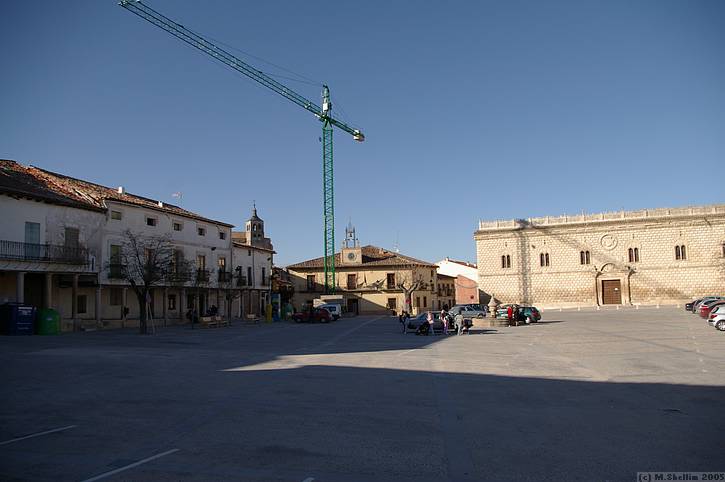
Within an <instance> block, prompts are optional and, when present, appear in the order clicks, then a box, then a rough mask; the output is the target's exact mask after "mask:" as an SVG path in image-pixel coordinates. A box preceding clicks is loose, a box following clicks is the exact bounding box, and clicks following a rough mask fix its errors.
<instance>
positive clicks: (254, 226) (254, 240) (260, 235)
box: [244, 203, 272, 249]
mask: <svg viewBox="0 0 725 482" xmlns="http://www.w3.org/2000/svg"><path fill="white" fill-rule="evenodd" d="M252 206H253V207H252V217H250V218H249V219H248V220H247V222H246V223H245V224H244V234H245V238H246V239H245V242H246V244H249V245H251V246H257V247H261V248H266V249H272V247H271V241H270V240H269V238H265V237H264V221H263V220H262V218H260V217H259V216H258V215H257V204H256V203H254V204H253V205H252Z"/></svg>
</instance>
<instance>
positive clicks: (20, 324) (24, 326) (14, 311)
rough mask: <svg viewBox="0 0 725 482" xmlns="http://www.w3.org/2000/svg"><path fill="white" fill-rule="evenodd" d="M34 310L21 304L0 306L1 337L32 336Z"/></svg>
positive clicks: (32, 307)
mask: <svg viewBox="0 0 725 482" xmlns="http://www.w3.org/2000/svg"><path fill="white" fill-rule="evenodd" d="M35 312H36V309H35V307H34V306H28V305H24V304H22V303H5V304H4V305H1V306H0V326H1V327H2V333H3V335H32V334H33V328H34V327H33V325H34V324H35V316H36V314H35Z"/></svg>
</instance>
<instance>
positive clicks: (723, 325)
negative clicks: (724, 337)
mask: <svg viewBox="0 0 725 482" xmlns="http://www.w3.org/2000/svg"><path fill="white" fill-rule="evenodd" d="M715 327H716V328H717V329H718V330H720V331H725V320H720V321H718V322H717V324H716V325H715Z"/></svg>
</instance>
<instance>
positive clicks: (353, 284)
mask: <svg viewBox="0 0 725 482" xmlns="http://www.w3.org/2000/svg"><path fill="white" fill-rule="evenodd" d="M355 288H357V275H356V274H349V275H347V289H349V290H354V289H355Z"/></svg>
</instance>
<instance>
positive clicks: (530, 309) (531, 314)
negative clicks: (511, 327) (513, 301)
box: [519, 306, 541, 323]
mask: <svg viewBox="0 0 725 482" xmlns="http://www.w3.org/2000/svg"><path fill="white" fill-rule="evenodd" d="M527 319H529V320H530V322H531V323H536V322H537V321H539V320H540V319H541V312H540V311H539V309H538V308H537V307H535V306H519V321H526V320H527Z"/></svg>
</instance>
